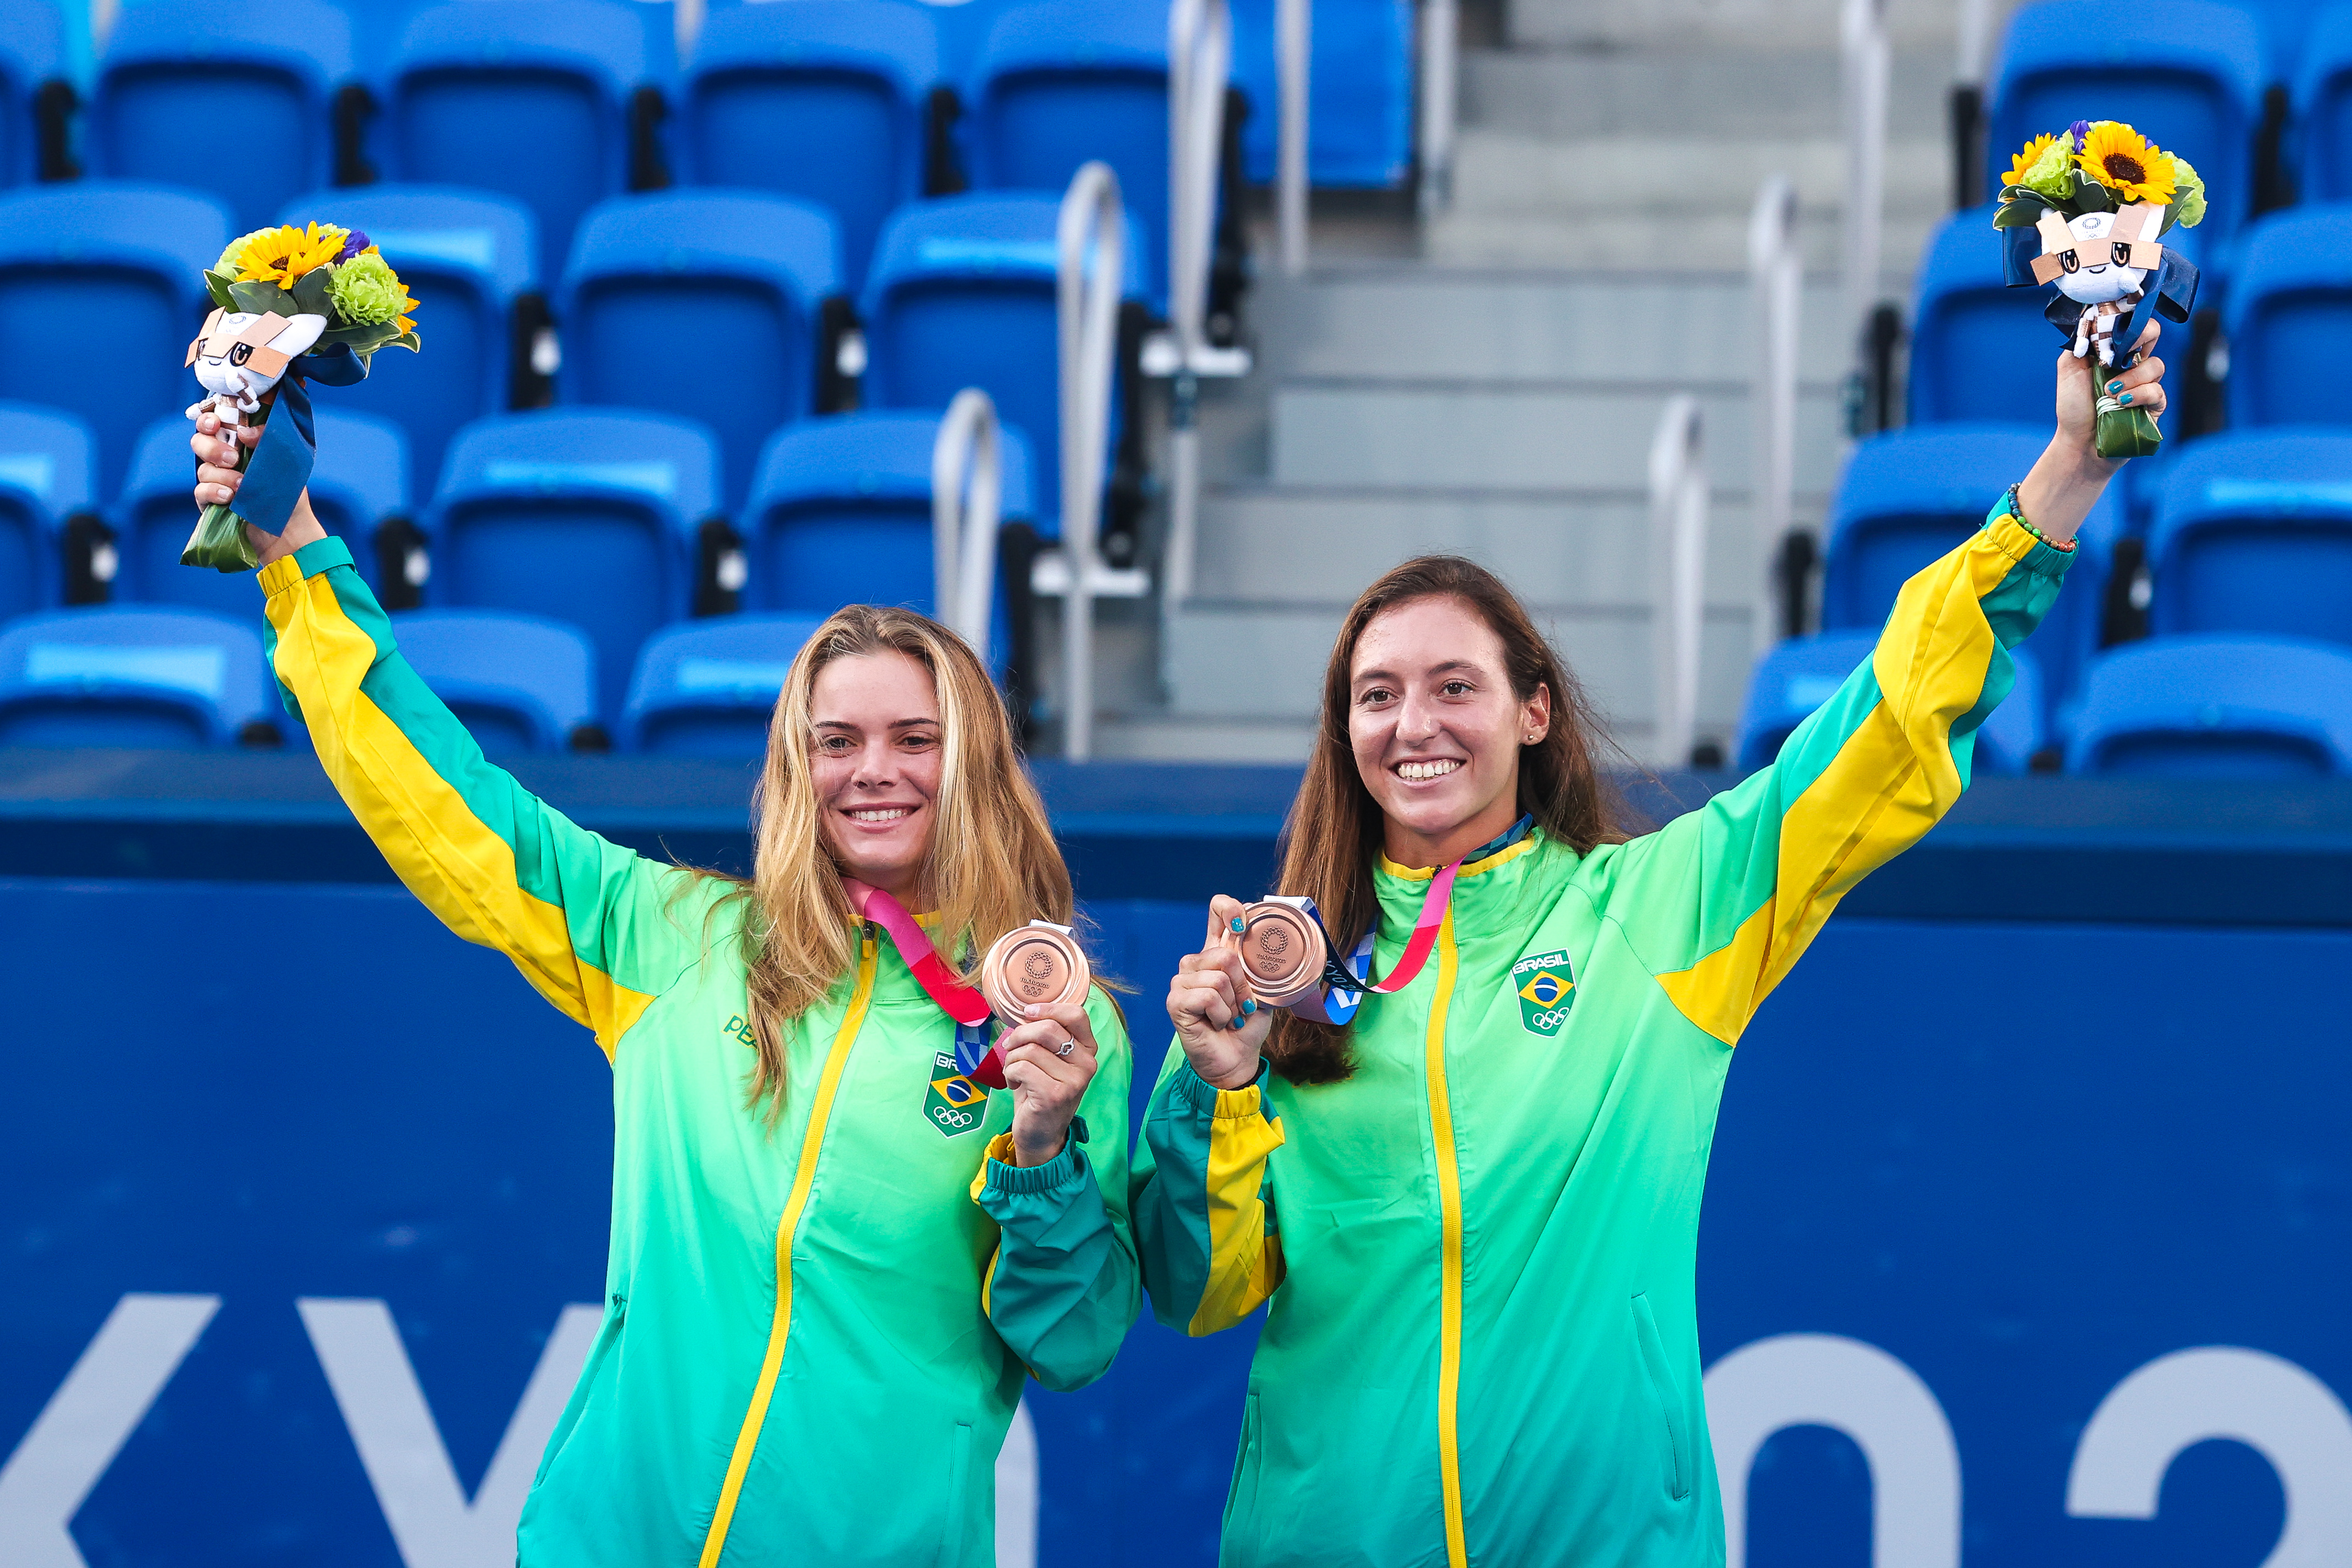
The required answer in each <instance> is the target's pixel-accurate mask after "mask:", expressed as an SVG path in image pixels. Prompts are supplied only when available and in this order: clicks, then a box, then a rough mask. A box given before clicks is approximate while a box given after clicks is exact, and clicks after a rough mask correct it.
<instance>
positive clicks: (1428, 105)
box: [1421, 0, 1462, 218]
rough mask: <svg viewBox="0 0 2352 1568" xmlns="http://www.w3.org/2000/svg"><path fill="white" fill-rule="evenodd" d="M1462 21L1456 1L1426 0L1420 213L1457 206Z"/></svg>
mask: <svg viewBox="0 0 2352 1568" xmlns="http://www.w3.org/2000/svg"><path fill="white" fill-rule="evenodd" d="M1461 37H1462V22H1461V16H1460V12H1459V10H1458V8H1457V7H1456V5H1455V4H1454V0H1421V216H1423V217H1424V218H1429V217H1434V216H1436V215H1437V214H1439V213H1441V212H1444V210H1445V209H1446V208H1447V207H1449V206H1452V205H1454V120H1455V117H1456V116H1455V109H1454V76H1455V72H1456V70H1457V69H1458V54H1459V50H1460V47H1461Z"/></svg>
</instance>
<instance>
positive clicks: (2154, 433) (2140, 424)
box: [2097, 365, 2164, 461]
mask: <svg viewBox="0 0 2352 1568" xmlns="http://www.w3.org/2000/svg"><path fill="white" fill-rule="evenodd" d="M2114 368H2115V367H2114V366H2112V365H2110V366H2108V367H2106V369H2105V370H2101V371H2098V372H2097V374H2101V375H2105V374H2109V373H2110V372H2112V371H2113V369H2114ZM2097 439H2098V450H2099V456H2100V457H2102V458H2107V459H2109V460H2110V461H2112V460H2114V459H2116V458H2153V457H2155V456H2156V449H2157V448H2158V447H2161V446H2162V445H2164V436H2163V433H2162V432H2161V431H2159V430H2158V429H2157V427H2156V416H2154V415H2153V414H2150V413H2149V412H2148V411H2147V409H2145V408H2127V407H2126V406H2125V405H2123V404H2121V403H2119V402H2117V401H2116V395H2115V394H2113V393H2111V392H2105V391H2102V392H2101V393H2100V394H2099V420H2098V438H2097Z"/></svg>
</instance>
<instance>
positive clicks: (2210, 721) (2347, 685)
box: [1739, 632, 2352, 779]
mask: <svg viewBox="0 0 2352 1568" xmlns="http://www.w3.org/2000/svg"><path fill="white" fill-rule="evenodd" d="M1875 641H1876V637H1875V635H1874V634H1873V633H1869V632H1824V633H1822V635H1820V636H1819V637H1797V638H1792V639H1790V641H1788V642H1785V643H1782V644H1781V645H1780V647H1776V648H1774V649H1773V650H1772V651H1771V652H1769V653H1768V654H1767V655H1765V657H1764V658H1762V659H1760V660H1759V661H1758V664H1757V668H1756V671H1755V675H1754V677H1753V679H1752V680H1751V681H1750V683H1749V687H1748V706H1747V709H1746V711H1745V712H1744V714H1743V715H1742V718H1741V721H1740V736H1739V764H1740V766H1741V767H1742V768H1744V769H1754V768H1759V767H1761V766H1763V765H1764V764H1765V763H1769V762H1770V761H1771V760H1772V759H1773V758H1774V757H1775V756H1777V755H1778V754H1779V753H1780V747H1781V745H1782V743H1783V742H1786V741H1787V739H1788V737H1789V734H1790V731H1793V730H1794V729H1795V728H1796V727H1797V725H1798V724H1800V723H1801V722H1802V721H1804V719H1805V718H1806V717H1807V715H1809V714H1811V712H1812V711H1813V710H1815V709H1817V708H1819V707H1820V706H1821V705H1822V703H1824V702H1826V701H1828V700H1829V699H1830V697H1831V696H1832V695H1833V694H1834V693H1835V692H1836V690H1837V689H1838V687H1839V685H1840V684H1842V683H1843V680H1844V679H1845V677H1846V674H1847V673H1848V672H1849V671H1851V670H1852V669H1853V668H1855V667H1856V666H1857V665H1859V664H1860V663H1861V662H1862V660H1864V659H1865V658H1868V657H1869V656H1870V650H1871V648H1872V647H1873V646H1874V644H1875ZM2015 658H2016V662H2017V675H2018V683H2017V686H2016V688H2015V689H2014V690H2013V691H2012V692H2011V696H2010V699H2009V700H2008V701H2006V702H2004V703H2002V704H2001V706H2000V707H1999V708H1996V709H1995V710H1993V712H1992V715H1991V717H1990V718H1989V719H1988V720H1986V721H1985V723H1984V724H1983V726H1982V727H1981V728H1980V729H1979V730H1978V731H1976V732H1975V734H1974V736H1973V737H1972V738H1971V739H1970V740H1969V742H1968V745H1969V753H1970V764H1969V765H1970V771H1971V772H1972V773H1978V774H1985V773H2019V772H2021V771H2023V770H2024V767H2025V766H2026V764H2027V763H2028V761H2029V759H2030V758H2031V757H2032V751H2029V750H2026V749H2024V748H2029V747H2030V748H2032V749H2033V750H2039V749H2040V748H2041V747H2042V744H2043V743H2044V741H2043V737H2042V735H2041V734H2040V732H2039V731H2040V727H2039V724H2038V722H2037V721H2035V720H2034V719H2032V711H2033V708H2034V703H2033V687H2034V683H2035V679H2036V675H2035V665H2034V662H2033V658H2032V654H2031V653H2029V652H2027V651H2025V650H2023V649H2019V650H2017V651H2016V654H2015ZM2072 720H2073V722H2072V726H2071V731H2072V732H2071V735H2070V737H2069V738H2068V739H2067V741H2066V742H2065V743H2064V749H2063V763H2064V766H2065V769H2066V771H2067V772H2069V773H2087V774H2096V775H2103V776H2106V777H2122V778H2158V779H2181V778H2229V779H2308V778H2352V649H2347V648H2346V647H2343V646H2341V645H2329V644H2325V643H2317V642H2311V641H2307V640H2304V639H2300V638H2294V637H2216V636H2205V637H2153V638H2149V639H2148V640H2147V641H2144V642H2135V643H2128V644H2126V645H2125V646H2123V647H2116V648H2112V649H2109V650H2108V651H2106V652H2105V653H2102V654H2099V655H2096V656H2095V658H2093V659H2092V661H2091V664H2090V667H2089V669H2088V671H2087V672H2086V675H2085V677H2084V683H2083V693H2082V697H2081V699H2080V700H2079V701H2078V702H2077V703H2076V704H2075V705H2074V709H2073V710H2072ZM2053 760H2054V758H2053Z"/></svg>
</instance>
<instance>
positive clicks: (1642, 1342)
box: [1633, 1294, 1693, 1502]
mask: <svg viewBox="0 0 2352 1568" xmlns="http://www.w3.org/2000/svg"><path fill="white" fill-rule="evenodd" d="M1633 1341H1634V1342H1635V1343H1636V1344H1637V1345H1639V1346H1640V1347H1641V1351H1642V1370H1643V1371H1644V1372H1646V1373H1649V1376H1650V1392H1651V1394H1654V1396H1655V1397H1656V1399H1657V1402H1658V1414H1659V1415H1660V1416H1661V1417H1663V1418H1664V1422H1665V1426H1666V1447H1667V1449H1668V1451H1669V1452H1670V1453H1671V1455H1672V1456H1673V1460H1672V1463H1671V1465H1670V1466H1669V1467H1668V1469H1667V1474H1666V1492H1667V1495H1668V1496H1670V1497H1672V1498H1673V1499H1674V1500H1675V1501H1676V1502H1680V1501H1681V1500H1683V1499H1685V1498H1686V1497H1688V1496H1690V1494H1691V1470H1692V1466H1693V1460H1692V1457H1691V1442H1690V1423H1689V1422H1687V1421H1685V1419H1684V1418H1683V1402H1682V1396H1681V1395H1680V1394H1678V1393H1676V1392H1675V1379H1674V1373H1672V1372H1670V1371H1669V1370H1668V1369H1667V1366H1666V1346H1665V1342H1664V1340H1662V1339H1660V1338H1659V1337H1658V1320H1657V1318H1656V1317H1655V1316H1654V1314H1653V1313H1652V1312H1651V1310H1650V1299H1649V1297H1648V1296H1646V1295H1638V1294H1637V1295H1636V1296H1635V1297H1634V1298H1633Z"/></svg>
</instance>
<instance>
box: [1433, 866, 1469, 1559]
mask: <svg viewBox="0 0 2352 1568" xmlns="http://www.w3.org/2000/svg"><path fill="white" fill-rule="evenodd" d="M1454 967H1455V953H1454V910H1453V909H1452V907H1451V906H1449V907H1448V908H1447V909H1446V911H1445V919H1444V922H1443V923H1442V924H1440V925H1439V927H1438V930H1437V989H1436V992H1435V994H1433V995H1432V996H1431V998H1430V1002H1429V1033H1428V1039H1427V1043H1426V1047H1425V1052H1424V1058H1423V1061H1424V1070H1425V1072H1426V1075H1427V1079H1428V1084H1429V1135H1430V1145H1431V1147H1432V1148H1433V1149H1434V1150H1435V1151H1436V1156H1437V1201H1438V1218H1439V1250H1438V1268H1439V1274H1440V1290H1439V1297H1438V1330H1437V1332H1438V1354H1437V1470H1438V1477H1439V1479H1440V1481H1441V1482H1442V1483H1443V1485H1444V1497H1445V1560H1446V1562H1447V1563H1448V1564H1449V1565H1450V1568H1468V1564H1469V1562H1470V1549H1469V1544H1468V1542H1467V1540H1466V1539H1465V1532H1464V1530H1463V1525H1462V1456H1461V1448H1460V1445H1459V1443H1458V1442H1457V1440H1456V1422H1455V1415H1456V1413H1457V1409H1458V1406H1459V1395H1460V1393H1461V1387H1462V1170H1461V1166H1460V1164H1459V1163H1458V1161H1457V1159H1456V1156H1455V1152H1454V1109H1453V1105H1452V1103H1451V1101H1450V1100H1448V1099H1447V1098H1446V1089H1445V1012H1446V1005H1447V1004H1449V1003H1450V1002H1452V1001H1453V1000H1454Z"/></svg>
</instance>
